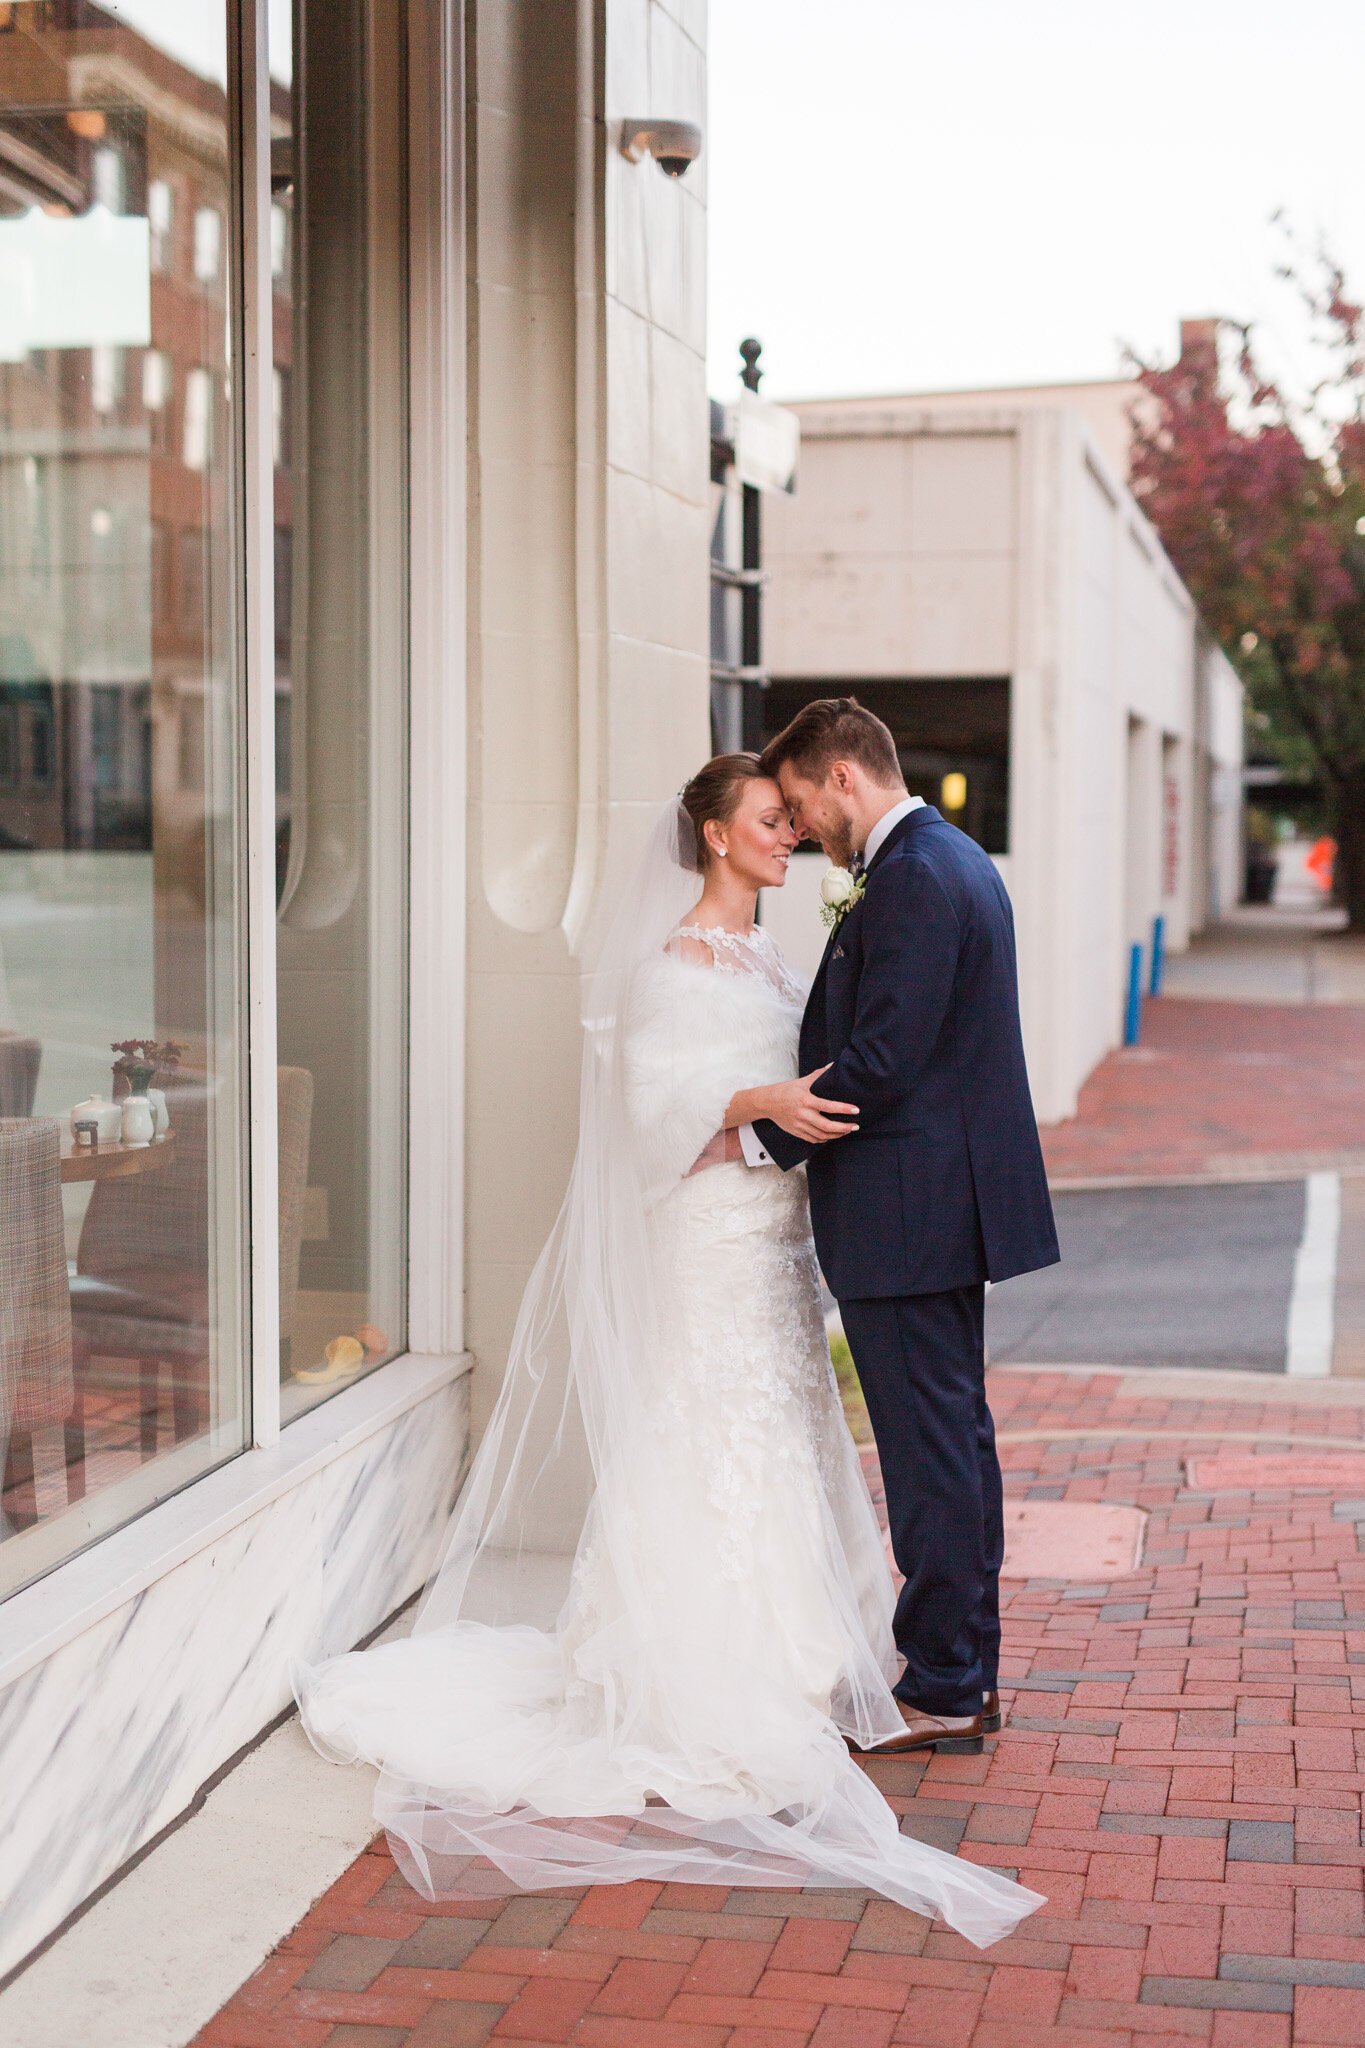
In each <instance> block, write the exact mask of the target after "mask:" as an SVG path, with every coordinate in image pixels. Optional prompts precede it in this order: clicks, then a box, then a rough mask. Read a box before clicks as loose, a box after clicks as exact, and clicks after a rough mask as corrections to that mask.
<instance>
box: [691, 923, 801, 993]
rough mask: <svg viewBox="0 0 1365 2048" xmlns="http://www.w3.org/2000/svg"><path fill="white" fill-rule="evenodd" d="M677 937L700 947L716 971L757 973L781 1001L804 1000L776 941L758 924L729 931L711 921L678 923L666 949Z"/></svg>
mask: <svg viewBox="0 0 1365 2048" xmlns="http://www.w3.org/2000/svg"><path fill="white" fill-rule="evenodd" d="M679 939H690V940H691V941H692V942H693V943H694V944H696V945H699V946H704V947H705V948H706V949H707V950H708V951H709V953H710V955H711V961H710V964H711V966H712V967H714V968H715V969H716V971H717V973H720V974H753V975H757V976H758V978H759V980H760V981H765V982H766V983H767V984H768V987H769V988H771V989H773V990H774V991H775V992H776V993H777V994H778V995H779V996H781V997H782V999H783V1001H784V1002H787V1003H795V1004H797V1005H798V1006H799V1005H801V1004H803V1003H804V1002H805V1000H806V990H805V988H804V986H803V985H802V983H801V982H800V981H799V980H798V979H797V977H796V975H794V974H793V973H792V971H791V969H790V967H788V965H787V963H786V961H785V960H784V959H783V957H782V954H781V951H780V949H779V948H778V945H777V943H776V941H775V940H774V939H773V938H772V937H771V936H770V934H769V933H768V932H766V931H765V930H764V929H763V926H762V925H761V924H755V925H750V927H749V929H748V931H747V932H729V931H726V930H724V929H723V927H722V926H720V925H712V924H680V925H679V926H678V927H677V929H676V931H675V932H674V933H673V935H672V938H670V940H669V949H670V951H672V950H674V945H675V941H677V940H679ZM691 957H693V958H695V957H696V956H695V955H692V956H691Z"/></svg>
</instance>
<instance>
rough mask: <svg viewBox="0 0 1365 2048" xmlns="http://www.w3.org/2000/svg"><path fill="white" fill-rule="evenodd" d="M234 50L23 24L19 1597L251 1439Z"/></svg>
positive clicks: (8, 151)
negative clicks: (239, 891)
mask: <svg viewBox="0 0 1365 2048" xmlns="http://www.w3.org/2000/svg"><path fill="white" fill-rule="evenodd" d="M225 53H226V8H225V4H224V0H178V4H177V5H176V6H175V7H174V8H168V7H166V6H165V5H161V4H157V0H129V4H125V5H122V6H120V7H119V8H118V10H117V11H115V10H113V9H112V8H104V7H100V6H97V5H93V4H90V0H50V4H43V5H29V4H25V5H11V6H5V7H0V1216H3V1227H0V1445H3V1449H4V1491H3V1500H2V1501H0V1590H4V1589H5V1588H7V1587H10V1586H13V1585H15V1584H19V1583H22V1582H23V1581H24V1580H25V1579H27V1578H29V1577H32V1576H33V1575H34V1574H35V1573H37V1572H39V1571H42V1570H44V1569H46V1568H47V1567H48V1566H49V1565H51V1564H53V1563H55V1562H57V1561H58V1560H59V1559H60V1558H61V1557H62V1556H63V1555H65V1554H66V1553H67V1552H69V1551H70V1550H71V1549H73V1548H75V1547H78V1546H79V1545H81V1544H82V1543H84V1542H86V1541H88V1540H89V1538H90V1537H91V1536H92V1535H94V1534H97V1533H99V1531H100V1530H101V1529H104V1528H108V1527H111V1526H113V1525H115V1524H116V1523H117V1522H119V1521H122V1520H124V1519H126V1518H127V1516H129V1515H131V1514H133V1513H136V1512H137V1511H138V1510H139V1509H140V1508H142V1507H144V1506H146V1505H147V1504H148V1503H149V1502H151V1501H152V1500H155V1499H157V1498H158V1497H160V1496H161V1495H162V1494H164V1493H166V1492H168V1491H170V1490H172V1489H173V1488H175V1487H177V1486H179V1485H182V1484H184V1483H185V1481H186V1480H187V1479H189V1478H192V1477H194V1476H195V1475H196V1474H197V1473H199V1472H201V1471H203V1470H205V1469H206V1468H207V1467H208V1466H209V1465H210V1464H212V1463H213V1462H215V1461H217V1460H218V1459H220V1458H222V1457H223V1456H226V1455H228V1454H229V1453H230V1452H232V1451H233V1450H235V1449H237V1448H239V1447H240V1445H241V1444H242V1442H243V1440H244V1429H245V1399H244V1375H243V1360H244V1357H245V1352H246V1346H245V1341H244V1329H243V1317H242V1309H241V1298H240V1297H241V1285H240V1275H241V1272H242V1268H243V1259H242V1254H241V1245H240V1241H239V1236H238V1217H239V1214H240V1210H241V1190H240V1183H239V1170H238V1167H239V1161H238V1154H239V1125H240V1120H241V1119H240V1102H239V1092H238V1087H237V1068H238V1046H237V1043H236V1021H235V1020H236V1013H237V1003H238V993H239V992H238V989H237V986H236V976H235V950H234V949H235V938H234V931H235V906H234V876H235V853H234V836H233V835H234V830H235V823H234V819H233V815H232V804H233V798H234V791H235V787H236V771H235V767H234V719H235V715H236V708H235V707H236V702H237V698H238V695H239V692H238V689H237V684H236V672H235V668H234V659H235V657H234V648H235V644H236V638H237V632H236V619H235V596H234V591H235V585H236V570H235V561H236V544H235V517H234V511H233V507H234V504H235V502H236V498H237V495H238V493H237V491H236V485H235V480H234V478H233V477H232V476H231V474H230V451H231V448H232V440H233V437H232V433H231V431H230V428H229V423H228V407H229V403H230V398H229V394H230V391H231V377H230V374H229V373H230V364H229V360H228V356H227V353H226V351H227V346H228V343H227V336H228V332H229V320H228V318H227V317H226V316H227V315H228V313H229V311H230V308H229V306H228V303H227V299H226V291H227V281H228V264H227V261H226V232H227V226H226V224H227V222H228V219H229V215H230V207H229V197H230V192H229V179H228V169H227V162H226V148H227V104H226V97H225V81H226V55H225ZM117 1048H122V1050H118V1049H117ZM289 1085H290V1084H289V1083H287V1081H286V1080H285V1079H284V1078H282V1081H281V1089H282V1092H285V1091H286V1090H287V1088H288V1087H289ZM296 1092H297V1091H296ZM73 1126H79V1127H80V1128H73Z"/></svg>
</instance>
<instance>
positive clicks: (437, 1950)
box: [197, 1372, 1365, 2048]
mask: <svg viewBox="0 0 1365 2048" xmlns="http://www.w3.org/2000/svg"><path fill="white" fill-rule="evenodd" d="M991 1381H992V1384H991V1398H992V1402H993V1405H994V1407H995V1411H996V1415H997V1419H998V1422H999V1424H1000V1428H1001V1431H1002V1462H1003V1464H1004V1466H1005V1472H1006V1487H1007V1491H1008V1492H1009V1493H1011V1494H1012V1495H1014V1496H1016V1497H1021V1496H1022V1497H1027V1496H1028V1494H1029V1492H1030V1490H1031V1489H1035V1488H1046V1489H1047V1494H1048V1497H1055V1490H1056V1488H1058V1487H1062V1488H1064V1490H1065V1497H1066V1498H1068V1499H1072V1500H1106V1501H1123V1502H1128V1503H1131V1504H1135V1505H1137V1506H1140V1507H1142V1508H1144V1509H1145V1510H1146V1511H1147V1513H1148V1515H1149V1517H1150V1519H1149V1522H1148V1533H1147V1546H1146V1550H1145V1553H1144V1558H1143V1563H1142V1567H1141V1569H1140V1570H1139V1571H1136V1572H1134V1573H1132V1574H1131V1575H1130V1576H1128V1577H1126V1578H1124V1579H1123V1580H1121V1581H1117V1582H1114V1583H1111V1584H1108V1585H1105V1586H1098V1585H1066V1584H1059V1583H1058V1582H1056V1581H1046V1582H1043V1581H1039V1582H1036V1583H1028V1584H1024V1583H1015V1584H1013V1585H1010V1586H1008V1587H1007V1588H1006V1607H1005V1660H1004V1665H1003V1669H1002V1684H1001V1690H1002V1695H1003V1697H1004V1699H1005V1701H1006V1703H1007V1706H1008V1709H1009V1713H1008V1720H1007V1723H1006V1726H1005V1729H1004V1731H1003V1733H1002V1734H1001V1735H1000V1736H999V1738H998V1739H991V1740H988V1742H987V1747H986V1753H985V1754H984V1755H982V1756H980V1757H935V1758H933V1759H931V1760H926V1759H919V1758H913V1759H912V1758H900V1759H895V1758H888V1759H885V1760H883V1761H882V1762H880V1763H877V1762H875V1761H873V1762H872V1763H871V1764H870V1765H869V1769H870V1771H871V1774H872V1776H873V1777H874V1779H875V1780H876V1782H877V1783H878V1784H879V1785H880V1787H881V1789H882V1791H883V1792H884V1793H885V1795H886V1797H887V1798H888V1800H889V1801H890V1803H891V1805H892V1806H893V1807H894V1808H895V1809H896V1811H897V1812H898V1813H900V1814H901V1815H902V1816H903V1818H902V1826H903V1828H904V1829H905V1830H906V1832H907V1833H911V1834H914V1835H916V1836H918V1837H919V1838H921V1839H922V1840H925V1841H931V1842H934V1843H937V1844H938V1845H939V1846H941V1847H943V1848H948V1849H956V1851H957V1853H958V1854H960V1855H962V1856H967V1857H971V1858H972V1859H973V1860H975V1861H976V1862H979V1863H988V1864H992V1865H994V1866H995V1867H997V1868H1000V1869H1005V1870H1009V1871H1013V1872H1017V1873H1018V1875H1019V1877H1020V1878H1021V1880H1022V1881H1023V1882H1024V1883H1025V1884H1028V1885H1031V1886H1032V1887H1033V1888H1034V1889H1035V1890H1037V1891H1040V1892H1045V1893H1046V1894H1047V1897H1048V1903H1047V1905H1046V1907H1045V1908H1044V1909H1043V1910H1042V1911H1041V1912H1040V1913H1038V1914H1036V1915H1035V1916H1034V1917H1033V1918H1032V1919H1030V1920H1027V1921H1025V1922H1024V1924H1023V1926H1022V1927H1021V1928H1020V1930H1019V1932H1018V1933H1017V1934H1016V1935H1014V1936H1012V1937H1011V1938H1010V1939H1009V1940H1008V1941H1006V1942H1002V1943H1000V1944H998V1945H997V1946H996V1947H995V1948H993V1949H991V1950H989V1951H987V1952H985V1953H982V1952H981V1951H979V1950H977V1949H974V1948H972V1947H971V1946H970V1944H969V1943H967V1942H965V1941H963V1940H961V1939H960V1937H958V1936H956V1935H954V1934H951V1933H949V1932H948V1931H947V1930H946V1929H944V1928H943V1927H942V1926H934V1925H931V1924H930V1923H929V1922H928V1921H926V1920H924V1919H921V1918H920V1917H919V1916H918V1915H917V1914H914V1913H909V1912H906V1911H905V1910H903V1909H902V1908H900V1907H896V1906H892V1905H889V1904H887V1903H886V1902H885V1901H884V1900H881V1899H877V1898H875V1897H872V1896H870V1895H868V1894H866V1893H862V1892H822V1891H818V1890H812V1891H807V1892H775V1891H774V1892H769V1891H764V1892H757V1891H748V1890H739V1889H737V1890H734V1891H728V1892H727V1891H724V1890H720V1889H716V1890H705V1889H702V1888H699V1887H696V1886H687V1885H661V1884H634V1885H628V1886H621V1887H603V1888H599V1889H597V1890H593V1891H588V1892H565V1893H557V1894H554V1895H546V1894H537V1895H535V1896H532V1897H520V1898H516V1897H513V1898H506V1897H504V1896H503V1895H501V1894H500V1893H491V1892H490V1895H489V1896H486V1897H475V1898H471V1899H470V1900H468V1901H461V1902H451V1903H447V1904H443V1905H437V1906H431V1905H428V1904H427V1903H426V1902H425V1901H424V1900H422V1899H420V1898H418V1897H417V1896H416V1894H415V1893H414V1892H412V1891H411V1890H410V1889H409V1888H408V1886H407V1885H406V1884H405V1882H404V1881H403V1879H402V1878H401V1877H400V1876H399V1875H398V1873H397V1871H396V1870H395V1868H394V1866H393V1862H392V1860H391V1858H390V1857H389V1855H388V1852H387V1850H386V1849H385V1847H384V1846H383V1844H382V1842H381V1843H377V1844H375V1845H374V1846H373V1847H372V1848H371V1849H370V1851H369V1852H368V1853H367V1854H366V1855H364V1856H362V1857H360V1859H359V1860H358V1861H357V1862H356V1863H355V1864H354V1865H353V1866H352V1868H351V1869H350V1870H348V1871H347V1873H346V1874H345V1876H344V1877H342V1878H341V1879H340V1880H339V1881H338V1882H337V1883H336V1884H335V1885H333V1886H332V1888H331V1890H330V1891H329V1892H327V1893H326V1894H325V1895H324V1896H323V1898H322V1899H320V1900H319V1901H318V1903H317V1904H316V1905H315V1906H314V1907H313V1909H312V1910H311V1911H310V1912H309V1913H308V1914H307V1915H306V1916H305V1918H304V1919H303V1920H302V1921H301V1922H300V1924H299V1925H298V1926H297V1927H296V1928H295V1929H294V1931H293V1933H292V1934H290V1935H289V1936H288V1937H287V1939H286V1940H285V1941H283V1942H282V1943H281V1945H280V1947H279V1949H278V1950H277V1951H276V1952H275V1954H274V1955H272V1956H271V1957H270V1958H269V1959H268V1961H267V1962H266V1963H265V1964H264V1965H263V1966H262V1968H261V1969H259V1970H258V1971H257V1972H256V1974H255V1976H253V1977H252V1978H251V1979H250V1980H249V1982H248V1983H246V1984H245V1985H244V1986H243V1987H242V1989H241V1991H239V1992H238V1994H237V1996H236V1997H235V1998H234V1999H233V2000H232V2001H231V2002H230V2003H229V2004H228V2005H227V2006H226V2007H225V2008H224V2009H223V2011H222V2012H220V2013H219V2014H218V2015H217V2016H216V2017H215V2018H214V2019H213V2020H211V2021H210V2022H209V2024H208V2025H207V2026H206V2027H205V2028H204V2029H203V2030H202V2032H201V2033H200V2034H199V2035H198V2037H197V2044H198V2048H210V2044H211V2048H481V2044H483V2043H485V2042H491V2043H493V2044H494V2048H497V2044H501V2043H507V2044H509V2048H510V2044H514V2043H515V2044H519V2048H549V2044H552V2043H554V2044H560V2043H570V2044H573V2048H891V2044H905V2048H1042V2044H1045V2043H1047V2044H1054V2043H1055V2044H1058V2048H1187V2044H1189V2043H1191V2042H1202V2043H1207V2044H1209V2048H1290V2043H1291V2042H1292V2043H1293V2048H1352V2044H1354V2048H1359V2044H1360V2043H1362V2042H1365V1894H1363V1893H1362V1865H1365V1848H1362V1831H1361V1794H1362V1790H1365V1753H1363V1752H1365V1554H1362V1549H1361V1541H1362V1539H1361V1538H1360V1537H1358V1528H1357V1519H1356V1518H1357V1517H1359V1520H1360V1524H1361V1525H1362V1526H1365V1502H1362V1501H1354V1502H1350V1501H1346V1502H1337V1503H1334V1501H1333V1499H1332V1497H1331V1495H1330V1493H1328V1492H1326V1491H1325V1490H1321V1489H1319V1490H1312V1489H1305V1488H1302V1487H1301V1488H1299V1489H1297V1490H1296V1489H1293V1488H1291V1487H1289V1486H1286V1485H1283V1484H1281V1485H1278V1486H1274V1487H1266V1488H1264V1489H1260V1488H1257V1489H1251V1490H1245V1489H1244V1490H1238V1491H1229V1492H1226V1493H1219V1494H1216V1495H1210V1494H1207V1493H1197V1492H1194V1491H1192V1490H1191V1489H1189V1488H1188V1487H1187V1486H1186V1484H1185V1478H1186V1473H1185V1465H1184V1459H1185V1457H1186V1455H1187V1453H1196V1452H1199V1451H1207V1450H1209V1449H1210V1448H1211V1447H1212V1446H1213V1444H1215V1443H1216V1434H1215V1435H1214V1436H1212V1437H1211V1436H1210V1435H1209V1434H1203V1435H1200V1434H1198V1432H1200V1431H1203V1432H1214V1433H1216V1432H1219V1431H1222V1430H1234V1429H1235V1430H1239V1431H1264V1432H1265V1434H1264V1438H1263V1441H1262V1444H1261V1446H1260V1447H1261V1448H1263V1449H1264V1450H1265V1451H1267V1452H1280V1453H1283V1452H1285V1451H1288V1450H1292V1449H1293V1440H1294V1439H1295V1438H1296V1437H1301V1436H1302V1437H1315V1438H1319V1439H1321V1438H1322V1437H1323V1436H1332V1437H1334V1438H1336V1437H1339V1438H1340V1439H1341V1440H1342V1441H1343V1443H1350V1442H1352V1441H1357V1442H1358V1441H1359V1440H1360V1438H1361V1435H1362V1431H1363V1430H1365V1408H1355V1407H1353V1408H1335V1407H1334V1408H1324V1407H1318V1408H1314V1407H1312V1406H1309V1405H1307V1404H1305V1405H1304V1406H1303V1407H1302V1408H1299V1407H1290V1406H1286V1405H1284V1404H1282V1403H1277V1404H1276V1405H1275V1406H1274V1407H1270V1406H1268V1405H1263V1404H1255V1403H1246V1402H1234V1401H1232V1400H1223V1399H1220V1400H1218V1401H1216V1402H1195V1401H1172V1400H1169V1399H1159V1398H1141V1399H1133V1398H1123V1397H1122V1395H1121V1392H1120V1389H1121V1385H1122V1380H1121V1377H1120V1376H1119V1375H1118V1374H1114V1373H1108V1374H1105V1373H1097V1374H1093V1375H1089V1376H1086V1375H1075V1376H1072V1375H1066V1374H1061V1373H1046V1372H1040V1373H1036V1374H1022V1373H998V1374H993V1375H992V1376H991ZM1362 1402H1365V1392H1363V1393H1362ZM1049 1430H1057V1431H1061V1430H1069V1431H1093V1432H1094V1434H1093V1436H1087V1437H1086V1438H1084V1439H1083V1440H1077V1439H1076V1438H1074V1437H1068V1438H1057V1439H1054V1440H1051V1441H1048V1440H1046V1439H1044V1440H1037V1441H1031V1440H1024V1441H1019V1440H1017V1439H1018V1438H1019V1437H1020V1436H1022V1435H1023V1434H1024V1433H1025V1432H1029V1431H1049ZM1106 1432H1107V1433H1106ZM1239 1448H1241V1446H1240V1445H1239ZM482 1881H483V1882H484V1883H485V1884H489V1885H491V1884H493V1883H494V1882H496V1880H495V1879H494V1878H493V1877H492V1875H491V1874H488V1875H485V1877H484V1878H483V1880H482ZM470 1882H471V1887H472V1886H473V1885H474V1884H475V1883H477V1882H479V1879H478V1875H477V1873H476V1872H475V1871H471V1873H470Z"/></svg>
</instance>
